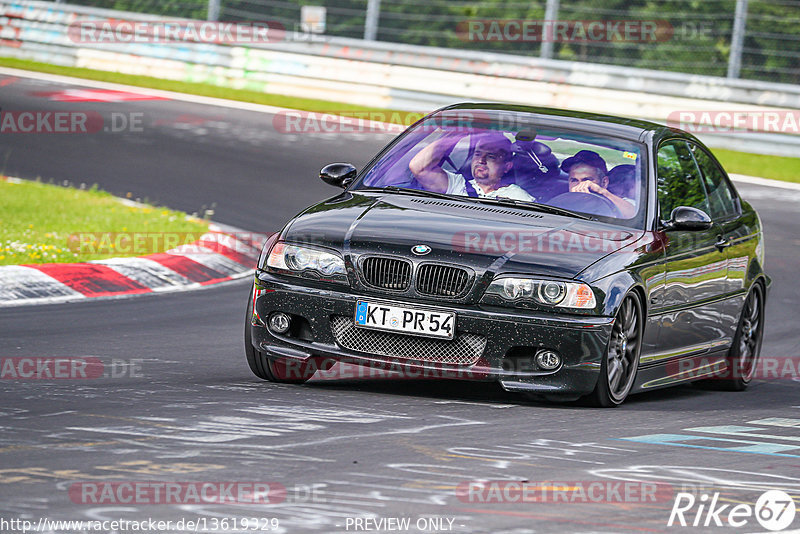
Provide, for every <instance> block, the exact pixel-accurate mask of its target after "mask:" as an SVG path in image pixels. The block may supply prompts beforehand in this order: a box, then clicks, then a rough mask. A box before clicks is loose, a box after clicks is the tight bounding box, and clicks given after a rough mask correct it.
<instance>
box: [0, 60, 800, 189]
mask: <svg viewBox="0 0 800 534" xmlns="http://www.w3.org/2000/svg"><path fill="white" fill-rule="evenodd" d="M0 66H5V67H12V68H17V69H25V70H32V71H37V72H46V73H49V74H61V75H64V76H73V77H76V78H85V79H87V80H97V81H103V82H112V83H120V84H126V85H133V86H137V87H148V88H151V89H161V90H165V91H175V92H179V93H188V94H193V95H200V96H209V97H215V98H225V99H228V100H237V101H240V102H252V103H256V104H264V105H269V106H276V107H284V108H291V109H300V110H303V111H320V112H327V113H334V112H337V111H340V112H348V111H368V112H379V113H383V114H385V117H386V120H387V121H389V122H395V123H398V124H404V125H406V126H407V125H408V121H409V114H408V113H406V112H398V111H395V110H388V109H380V108H369V107H364V106H358V105H354V104H343V103H341V102H331V101H327V100H315V99H311V98H298V97H293V96H286V95H278V94H271V93H262V92H259V91H248V90H244V89H230V88H227V87H221V86H218V85H211V84H206V83H190V82H180V81H174V80H163V79H160V78H152V77H149V76H136V75H132V74H120V73H116V72H107V71H99V70H93V69H83V68H78V67H64V66H60V65H50V64H48V63H38V62H34V61H27V60H22V59H16V58H8V57H0ZM376 120H377V119H376ZM712 152H713V153H714V154H715V155H716V156H717V158H719V160H720V162H721V163H722V164H723V166H724V167H725V169H726V170H727V171H728V172H732V173H737V174H747V175H750V176H759V177H762V178H770V179H773V180H783V181H787V182H796V183H798V182H800V158H790V157H778V156H765V155H761V154H750V153H746V152H735V151H732V150H724V149H712Z"/></svg>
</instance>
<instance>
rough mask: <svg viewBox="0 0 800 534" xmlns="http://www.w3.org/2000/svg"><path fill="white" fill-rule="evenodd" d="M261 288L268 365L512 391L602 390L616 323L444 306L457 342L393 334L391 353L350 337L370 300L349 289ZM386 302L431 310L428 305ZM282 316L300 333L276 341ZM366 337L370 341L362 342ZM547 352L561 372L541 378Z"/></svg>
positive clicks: (259, 331) (261, 284)
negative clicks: (346, 368) (381, 372)
mask: <svg viewBox="0 0 800 534" xmlns="http://www.w3.org/2000/svg"><path fill="white" fill-rule="evenodd" d="M255 288H256V291H255V295H256V296H255V299H254V310H255V313H254V314H253V317H252V320H251V329H252V330H251V332H252V343H253V346H254V347H255V348H256V349H257V350H258V351H260V352H261V353H262V354H264V355H265V356H267V357H268V358H271V359H274V360H279V359H282V360H289V361H291V360H295V361H311V360H312V359H325V360H327V362H328V363H327V365H325V366H326V367H327V366H328V365H330V362H334V361H335V362H338V361H343V362H349V363H357V364H361V365H367V366H377V367H380V368H386V367H387V364H389V365H390V366H391V368H392V369H395V370H401V372H402V373H403V374H404V375H405V376H407V377H415V376H419V377H426V376H432V377H442V378H454V379H464V380H499V381H500V382H501V384H502V385H503V387H504V388H505V389H507V390H510V391H530V392H536V393H546V394H560V393H564V394H584V393H589V392H591V391H592V390H593V389H594V387H595V384H596V383H597V377H598V375H599V372H600V360H601V357H602V356H603V354H604V353H605V349H606V346H607V344H608V339H609V336H610V332H611V326H612V323H613V318H610V317H596V316H585V317H576V316H574V315H569V316H567V315H563V316H562V315H558V314H553V313H542V312H535V311H528V310H519V309H509V308H499V307H493V306H486V305H483V304H476V305H463V304H452V303H441V304H440V305H439V306H434V307H435V308H440V309H441V311H442V312H455V313H456V335H455V339H454V340H452V341H450V340H441V341H440V340H434V341H431V340H428V339H425V338H420V336H413V335H407V334H389V337H393V339H392V340H390V341H394V342H395V343H393V344H392V343H390V344H389V348H390V350H383V351H382V350H380V348H376V347H375V346H374V345H370V344H369V343H370V341H371V338H370V336H371V335H373V331H366V329H359V331H357V333H356V334H355V335H354V336H351V337H350V338H345V337H344V336H345V335H346V334H347V333H352V332H354V330H353V329H354V328H356V327H355V326H353V325H352V323H353V318H354V315H355V307H356V301H357V300H358V299H359V298H366V296H365V295H358V294H357V293H355V292H353V291H351V290H349V288H342V290H341V291H338V290H333V289H330V288H325V287H322V285H320V284H314V283H311V282H309V283H308V284H307V285H306V282H305V281H299V280H297V279H292V278H291V277H278V276H275V275H272V274H270V273H266V272H259V273H258V274H257V277H256V283H255ZM385 300H386V302H389V303H397V304H400V305H406V306H419V305H424V306H425V307H426V308H431V307H432V306H431V304H430V303H427V302H426V303H419V302H413V301H408V300H397V299H391V298H388V299H385ZM276 311H283V312H285V313H287V314H289V315H290V316H291V317H292V324H293V325H294V326H293V328H292V329H291V330H290V331H289V332H287V333H286V334H282V335H278V334H275V333H273V332H271V331H270V329H269V328H268V327H267V326H266V324H265V319H266V318H267V317H269V316H270V314H272V313H273V312H276ZM348 323H349V324H348ZM342 325H344V326H342ZM343 329H344V330H343ZM363 333H366V337H362V336H361V334H363ZM376 335H378V336H382V335H383V334H382V333H380V332H379V333H377V334H376ZM467 336H469V342H470V343H471V344H468V343H465V345H467V346H466V347H462V350H460V351H458V350H454V347H453V344H456V343H459V342H460V340H462V339H464V338H465V337H467ZM359 343H361V345H360V346H359ZM359 348H360V349H362V350H357V349H359ZM382 348H384V349H385V346H384V347H382ZM391 349H393V350H394V352H393V351H392V350H391ZM544 349H546V350H551V351H555V352H556V353H558V354H559V355H560V356H561V358H562V362H561V364H560V365H559V367H558V368H557V369H554V370H543V369H541V368H539V367H538V366H537V364H536V361H535V356H536V354H537V353H538V352H539V351H541V350H544ZM381 352H383V354H381ZM409 356H410V357H409ZM321 365H322V364H321Z"/></svg>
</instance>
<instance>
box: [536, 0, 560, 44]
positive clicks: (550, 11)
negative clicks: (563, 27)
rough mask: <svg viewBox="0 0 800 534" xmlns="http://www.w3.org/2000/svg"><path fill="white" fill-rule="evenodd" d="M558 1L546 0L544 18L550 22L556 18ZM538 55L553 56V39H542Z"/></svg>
mask: <svg viewBox="0 0 800 534" xmlns="http://www.w3.org/2000/svg"><path fill="white" fill-rule="evenodd" d="M558 2H559V0H547V6H546V7H545V8H544V20H546V21H548V22H549V23H550V24H552V22H553V21H555V20H557V19H558V7H559V6H558ZM540 55H541V57H542V58H544V59H551V58H552V57H553V39H543V40H542V48H541V52H540Z"/></svg>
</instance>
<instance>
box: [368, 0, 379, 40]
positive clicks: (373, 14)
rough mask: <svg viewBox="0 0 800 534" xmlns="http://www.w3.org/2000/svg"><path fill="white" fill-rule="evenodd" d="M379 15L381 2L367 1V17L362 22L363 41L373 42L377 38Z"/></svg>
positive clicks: (376, 0)
mask: <svg viewBox="0 0 800 534" xmlns="http://www.w3.org/2000/svg"><path fill="white" fill-rule="evenodd" d="M380 14H381V0H368V1H367V17H366V20H365V21H364V40H365V41H374V40H375V38H376V37H377V36H378V19H379V18H380Z"/></svg>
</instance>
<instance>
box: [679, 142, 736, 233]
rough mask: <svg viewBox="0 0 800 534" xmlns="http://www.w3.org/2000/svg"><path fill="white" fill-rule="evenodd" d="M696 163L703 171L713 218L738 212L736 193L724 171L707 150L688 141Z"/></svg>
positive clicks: (724, 216)
mask: <svg viewBox="0 0 800 534" xmlns="http://www.w3.org/2000/svg"><path fill="white" fill-rule="evenodd" d="M689 146H690V147H691V149H692V154H694V158H695V160H697V165H698V166H699V167H700V170H701V171H702V173H703V182H704V184H705V186H706V193H707V194H708V204H709V207H710V208H711V213H709V215H711V217H712V218H713V219H727V218H728V217H733V216H735V215H738V214H739V207H738V204H737V200H736V195H735V194H734V192H733V190H732V189H731V186H730V184H729V183H728V180H727V179H726V178H725V173H724V171H723V170H722V169H721V168H720V166H719V164H718V163H717V162H716V161H715V160H714V159H713V158H712V157H711V155H710V154H708V152H706V151H705V150H703V149H702V148H700V147H699V146H697V145H695V144H694V143H689Z"/></svg>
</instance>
